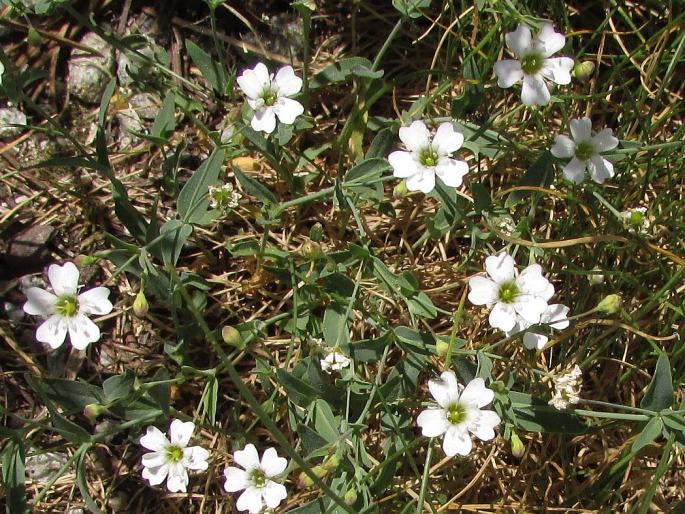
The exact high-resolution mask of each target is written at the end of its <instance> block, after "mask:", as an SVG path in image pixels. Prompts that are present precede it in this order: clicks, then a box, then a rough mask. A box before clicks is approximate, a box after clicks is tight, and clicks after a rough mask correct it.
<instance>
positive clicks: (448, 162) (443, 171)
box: [435, 159, 469, 187]
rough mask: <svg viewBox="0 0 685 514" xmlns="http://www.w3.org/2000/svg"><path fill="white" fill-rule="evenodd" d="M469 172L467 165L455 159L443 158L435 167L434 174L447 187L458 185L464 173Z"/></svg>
mask: <svg viewBox="0 0 685 514" xmlns="http://www.w3.org/2000/svg"><path fill="white" fill-rule="evenodd" d="M468 172H469V165H468V164H466V163H465V162H464V161H457V160H456V159H445V162H442V161H441V162H440V163H439V164H438V165H437V166H436V167H435V174H436V175H437V176H438V178H439V179H440V180H442V181H443V182H444V183H445V185H446V186H448V187H459V186H461V184H462V181H463V178H464V175H466V174H467V173H468Z"/></svg>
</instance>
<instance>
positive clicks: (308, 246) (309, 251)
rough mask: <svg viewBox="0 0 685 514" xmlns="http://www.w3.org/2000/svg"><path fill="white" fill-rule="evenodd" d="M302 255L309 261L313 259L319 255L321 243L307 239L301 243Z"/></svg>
mask: <svg viewBox="0 0 685 514" xmlns="http://www.w3.org/2000/svg"><path fill="white" fill-rule="evenodd" d="M302 255H304V256H305V257H306V258H307V259H309V260H310V261H315V260H316V259H318V258H319V257H321V245H320V244H319V243H315V242H313V241H307V242H306V243H305V244H303V245H302Z"/></svg>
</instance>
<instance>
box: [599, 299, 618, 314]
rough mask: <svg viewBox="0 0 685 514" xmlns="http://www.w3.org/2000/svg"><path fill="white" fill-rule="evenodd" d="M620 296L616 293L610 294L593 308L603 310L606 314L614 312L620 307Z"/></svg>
mask: <svg viewBox="0 0 685 514" xmlns="http://www.w3.org/2000/svg"><path fill="white" fill-rule="evenodd" d="M621 303H622V301H621V297H620V296H619V295H617V294H610V295H609V296H606V297H605V298H604V299H603V300H602V301H601V302H599V303H598V304H597V307H595V310H598V311H599V312H604V313H606V314H616V313H617V312H618V310H619V309H620V308H621Z"/></svg>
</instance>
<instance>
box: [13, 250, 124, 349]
mask: <svg viewBox="0 0 685 514" xmlns="http://www.w3.org/2000/svg"><path fill="white" fill-rule="evenodd" d="M78 277H79V271H78V268H76V266H75V265H74V263H72V262H67V263H65V264H64V265H63V266H59V265H57V264H51V265H50V267H49V268H48V278H49V279H50V285H51V286H52V290H53V291H54V293H50V292H49V291H46V290H45V289H42V288H40V287H29V288H28V289H27V290H26V291H25V293H26V299H27V301H26V303H25V304H24V311H25V312H26V313H27V314H31V315H33V316H41V317H42V318H45V321H44V322H43V323H41V324H40V326H39V327H38V329H37V330H36V339H38V341H40V342H42V343H47V344H49V345H50V346H51V347H52V348H59V347H60V346H62V344H63V343H64V340H65V338H66V337H67V333H68V334H69V339H70V340H71V345H72V346H73V347H74V348H76V349H77V350H84V349H85V348H86V347H87V346H88V345H89V344H90V343H94V342H95V341H97V340H98V339H100V329H99V328H98V326H97V325H96V324H95V323H93V322H92V321H91V320H90V319H88V315H92V314H95V315H98V316H102V315H104V314H109V313H110V312H111V311H112V303H111V302H110V301H109V300H108V297H109V289H107V288H106V287H95V288H93V289H89V290H88V291H84V292H83V293H81V294H78V295H77V291H78Z"/></svg>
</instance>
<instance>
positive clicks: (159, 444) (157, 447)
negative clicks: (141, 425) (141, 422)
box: [140, 426, 169, 452]
mask: <svg viewBox="0 0 685 514" xmlns="http://www.w3.org/2000/svg"><path fill="white" fill-rule="evenodd" d="M140 444H141V446H143V447H144V448H147V449H148V450H152V451H153V452H161V451H164V449H165V448H166V447H167V446H168V445H169V440H168V439H167V438H166V436H165V435H164V433H163V432H162V431H161V430H160V429H159V428H157V427H152V426H150V427H147V430H146V432H145V435H144V436H143V437H141V438H140Z"/></svg>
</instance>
